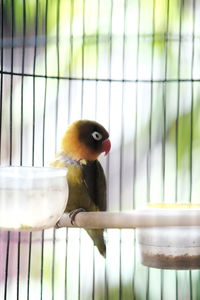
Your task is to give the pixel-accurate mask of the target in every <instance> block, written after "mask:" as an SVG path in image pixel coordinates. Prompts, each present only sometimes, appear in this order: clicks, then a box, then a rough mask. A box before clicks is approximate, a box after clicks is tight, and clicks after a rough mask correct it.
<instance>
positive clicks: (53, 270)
mask: <svg viewBox="0 0 200 300" xmlns="http://www.w3.org/2000/svg"><path fill="white" fill-rule="evenodd" d="M56 56H57V87H56V109H55V115H56V117H55V141H56V142H55V152H56V151H57V129H58V101H59V89H60V79H59V78H60V0H58V1H57V11H56ZM55 257H56V230H55V228H54V229H53V258H52V300H54V298H55Z"/></svg>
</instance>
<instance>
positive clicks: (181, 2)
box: [175, 0, 184, 202]
mask: <svg viewBox="0 0 200 300" xmlns="http://www.w3.org/2000/svg"><path fill="white" fill-rule="evenodd" d="M183 1H184V0H182V1H180V18H179V44H178V94H177V114H176V134H175V138H176V187H175V193H176V194H175V201H176V202H177V201H178V164H179V161H178V160H179V157H178V151H179V145H178V140H179V113H180V65H181V41H182V7H183Z"/></svg>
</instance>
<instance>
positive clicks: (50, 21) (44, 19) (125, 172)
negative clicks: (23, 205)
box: [0, 0, 200, 300]
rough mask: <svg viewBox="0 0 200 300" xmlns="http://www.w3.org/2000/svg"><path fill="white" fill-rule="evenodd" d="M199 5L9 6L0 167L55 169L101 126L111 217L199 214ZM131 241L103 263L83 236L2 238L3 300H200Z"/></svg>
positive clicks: (4, 9) (0, 6)
mask: <svg viewBox="0 0 200 300" xmlns="http://www.w3.org/2000/svg"><path fill="white" fill-rule="evenodd" d="M199 10H200V3H199V1H197V0H193V1H187V0H182V1H178V0H176V1H172V0H162V1H158V0H151V1H147V0H137V1H133V0H109V1H106V0H101V1H100V0H95V1H90V0H80V1H78V0H67V1H64V0H58V1H51V0H34V1H25V0H22V1H18V0H15V1H14V0H9V1H6V0H1V2H0V16H1V24H0V51H1V53H0V74H1V75H0V80H1V84H0V163H1V165H29V166H46V165H48V163H49V162H50V161H51V158H53V157H54V154H55V152H56V151H57V150H58V149H59V143H60V139H61V137H62V134H63V132H64V130H65V128H66V126H67V124H69V123H70V122H72V121H73V120H77V119H81V118H88V119H96V120H97V121H99V122H100V123H102V124H104V125H105V127H107V128H108V129H109V131H110V136H111V140H112V145H113V148H112V149H113V150H112V152H111V154H110V157H109V158H108V159H105V158H101V162H102V165H103V167H104V169H105V172H106V175H107V180H108V209H109V210H131V209H134V208H137V207H141V206H143V205H144V204H146V203H147V202H161V201H163V202H179V201H181V202H198V198H199V196H198V195H199V178H200V176H199V175H200V174H199V169H200V168H199V163H198V162H199V146H200V144H199V136H200V131H199V116H198V115H199V109H200V100H199V95H200V89H199V81H200V71H199V70H200V68H199V63H200V62H199V55H198V52H199V46H200V40H199V35H200V26H199V22H200V21H199V17H198V15H199ZM136 241H137V237H136V234H135V232H134V231H132V230H121V231H120V230H108V232H107V248H108V255H107V258H106V260H105V261H104V259H103V258H101V257H100V256H99V254H98V253H97V252H96V249H95V248H94V247H93V245H92V242H91V241H90V240H89V238H87V236H86V235H85V233H84V232H83V231H82V230H78V229H70V230H65V229H60V230H58V231H55V230H45V231H42V232H34V233H30V234H25V233H18V234H16V233H13V232H4V231H1V232H0V264H1V268H0V298H1V299H9V300H12V299H19V300H23V299H41V300H42V299H43V300H49V299H52V300H53V299H54V300H56V299H59V300H61V299H70V300H71V299H73V300H75V299H82V300H83V299H87V300H89V299H120V300H121V299H126V300H127V299H138V300H140V299H141V300H143V299H152V300H156V299H170V300H173V299H183V300H184V299H186V300H188V299H199V298H200V292H199V278H200V277H199V275H200V274H199V271H198V270H197V271H167V270H156V269H152V268H147V267H145V266H142V265H141V264H140V262H139V254H138V248H137V243H136Z"/></svg>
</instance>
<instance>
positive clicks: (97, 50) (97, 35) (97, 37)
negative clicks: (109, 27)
mask: <svg viewBox="0 0 200 300" xmlns="http://www.w3.org/2000/svg"><path fill="white" fill-rule="evenodd" d="M99 22H100V0H97V30H96V74H95V76H96V86H95V119H96V118H97V90H98V80H97V78H98V71H99V26H100V25H99Z"/></svg>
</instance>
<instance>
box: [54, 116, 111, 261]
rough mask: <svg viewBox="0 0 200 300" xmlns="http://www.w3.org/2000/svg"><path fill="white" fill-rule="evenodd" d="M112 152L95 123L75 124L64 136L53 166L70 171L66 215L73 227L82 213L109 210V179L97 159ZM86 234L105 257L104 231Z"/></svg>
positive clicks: (99, 126) (100, 129)
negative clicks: (67, 214)
mask: <svg viewBox="0 0 200 300" xmlns="http://www.w3.org/2000/svg"><path fill="white" fill-rule="evenodd" d="M110 149H111V142H110V139H109V134H108V132H107V131H106V129H105V128H104V127H103V126H102V125H101V124H99V123H97V122H95V121H90V120H78V121H75V122H74V123H72V124H71V125H70V126H69V127H68V128H67V130H66V132H65V133H64V136H63V138H62V142H61V150H60V151H59V152H58V153H57V154H56V158H55V160H54V162H53V163H51V165H52V166H55V167H66V168H67V169H68V173H67V182H68V187H69V197H68V202H67V206H66V209H65V212H67V213H69V216H70V218H71V222H72V224H73V222H74V219H75V216H76V214H77V213H78V212H80V211H105V210H106V178H105V174H104V171H103V168H102V166H101V164H100V162H99V161H98V157H99V155H100V154H101V153H105V155H107V154H108V153H109V151H110ZM86 231H87V233H88V234H89V236H90V237H91V238H92V240H93V242H94V245H95V246H96V247H97V248H98V250H99V252H100V253H101V254H102V255H103V256H104V257H105V256H106V245H105V241H104V230H103V229H87V230H86Z"/></svg>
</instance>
